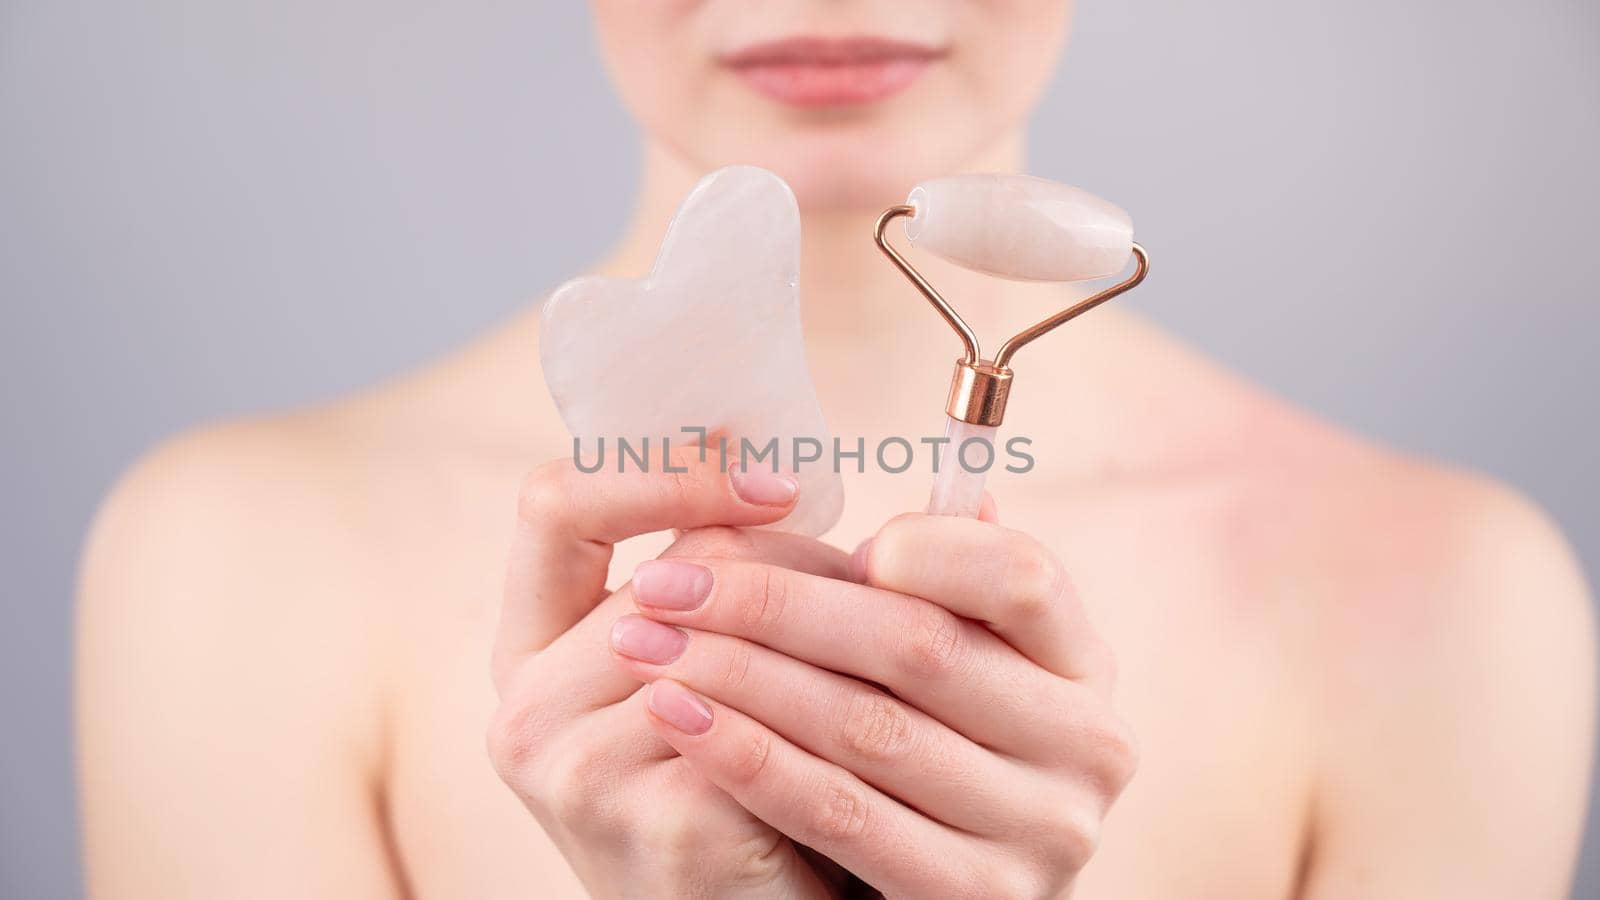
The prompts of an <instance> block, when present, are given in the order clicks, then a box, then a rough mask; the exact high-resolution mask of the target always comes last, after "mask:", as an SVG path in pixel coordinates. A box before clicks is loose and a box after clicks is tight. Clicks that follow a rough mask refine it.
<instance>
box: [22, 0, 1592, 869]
mask: <svg viewBox="0 0 1600 900" xmlns="http://www.w3.org/2000/svg"><path fill="white" fill-rule="evenodd" d="M1081 7H1082V8H1081V9H1080V13H1079V22H1078V27H1077V34H1076V37H1075V38H1074V40H1073V43H1072V46H1071V48H1070V50H1069V53H1068V58H1067V62H1066V64H1065V66H1064V67H1063V68H1062V70H1061V72H1060V74H1059V77H1058V78H1057V79H1056V82H1055V85H1054V87H1053V88H1052V90H1051V92H1050V95H1049V97H1048V99H1047V100H1046V102H1045V104H1044V108H1043V109H1042V110H1041V113H1040V115H1039V118H1038V122H1037V125H1036V127H1035V129H1034V132H1033V140H1032V149H1033V153H1034V168H1035V169H1036V171H1038V172H1039V173H1040V174H1043V175H1047V176H1054V177H1058V178H1062V179H1066V180H1071V181H1073V182H1076V183H1079V184H1083V185H1085V186H1088V187H1090V188H1091V189H1092V190H1094V191H1095V192H1096V193H1099V194H1102V195H1104V196H1108V197H1113V198H1116V200H1117V201H1118V202H1119V203H1120V204H1122V205H1124V206H1125V207H1127V208H1128V209H1129V210H1131V211H1132V212H1133V214H1134V216H1135V218H1136V219H1137V221H1138V222H1139V229H1140V233H1141V234H1142V235H1144V236H1145V239H1146V241H1147V242H1148V243H1149V244H1150V245H1151V246H1152V248H1153V250H1155V251H1156V252H1158V253H1159V260H1160V267H1159V269H1158V271H1157V274H1156V276H1155V277H1153V278H1152V280H1151V282H1150V283H1149V285H1148V286H1146V287H1145V288H1143V289H1141V290H1140V291H1139V293H1138V295H1137V297H1136V299H1135V300H1133V301H1132V302H1133V303H1135V304H1136V305H1137V306H1138V307H1140V308H1143V309H1144V310H1147V311H1148V312H1149V313H1150V314H1151V315H1153V316H1154V317H1155V318H1157V319H1158V320H1160V321H1161V322H1163V323H1164V324H1166V325H1167V326H1169V327H1170V328H1172V329H1173V330H1175V331H1177V332H1178V333H1180V334H1182V335H1184V336H1186V337H1187V338H1189V339H1190V340H1192V341H1194V342H1196V343H1198V344H1199V345H1201V346H1202V347H1204V348H1205V349H1206V350H1208V351H1210V352H1211V353H1213V354H1215V355H1216V356H1218V357H1220V358H1221V359H1223V360H1225V361H1226V362H1227V363H1229V364H1230V365H1232V366H1234V367H1236V368H1237V369H1239V370H1241V371H1243V372H1244V373H1246V374H1247V375H1249V376H1251V377H1253V378H1255V379H1258V380H1260V381H1262V382H1265V383H1266V384H1268V385H1270V386H1271V387H1272V388H1274V389H1275V390H1277V391H1279V392H1280V393H1282V394H1284V395H1286V396H1287V397H1289V398H1291V399H1293V400H1295V401H1297V402H1299V403H1301V404H1304V405H1306V406H1308V407H1310V408H1312V409H1314V410H1316V411H1318V412H1319V413H1321V414H1323V415H1325V416H1327V417H1330V418H1332V419H1334V420H1336V421H1338V422H1341V423H1343V424H1345V425H1347V426H1349V427H1351V428H1354V429H1357V430H1359V431H1362V432H1365V433H1368V434H1371V435H1375V436H1378V437H1380V438H1382V439H1384V440H1386V441H1388V442H1390V443H1392V444H1395V445H1398V446H1400V447H1403V448H1406V449H1409V450H1412V451H1416V452H1419V453H1424V454H1431V455H1434V456H1438V457H1443V458H1446V459H1450V460H1454V461H1458V462H1461V463H1464V464H1468V465H1471V466H1475V467H1477V468H1480V469H1482V470H1485V471H1487V472H1490V473H1492V474H1494V475H1496V476H1499V477H1501V478H1504V479H1506V480H1509V481H1510V482H1512V483H1514V484H1516V485H1518V486H1519V487H1520V488H1522V489H1523V490H1524V491H1526V492H1528V493H1529V494H1531V495H1532V496H1533V497H1534V498H1536V499H1537V500H1538V501H1540V502H1541V503H1543V504H1544V505H1545V506H1546V507H1548V508H1549V509H1550V510H1552V511H1553V512H1554V514H1555V515H1556V517H1557V518H1558V519H1559V520H1560V521H1561V522H1562V524H1563V525H1564V526H1565V527H1566V529H1567V531H1568V533H1569V534H1570V535H1571V536H1572V538H1573V540H1574V542H1575V543H1576V545H1577V547H1578V549H1579V552H1580V553H1581V554H1582V556H1583V558H1584V561H1585V565H1586V567H1587V569H1588V571H1590V572H1594V571H1596V568H1597V566H1600V505H1597V503H1596V500H1597V498H1600V474H1597V470H1596V467H1595V465H1594V463H1595V459H1596V450H1597V445H1600V439H1597V438H1600V426H1597V424H1596V415H1595V410H1596V404H1595V400H1594V388H1595V386H1596V380H1597V378H1596V376H1597V375H1600V352H1597V350H1600V348H1597V347H1596V340H1595V335H1596V333H1597V332H1600V304H1597V303H1595V300H1596V287H1595V285H1596V284H1597V283H1600V251H1596V249H1595V248H1594V246H1593V244H1594V241H1595V238H1596V232H1597V228H1596V210H1597V209H1600V181H1597V176H1596V174H1595V168H1596V161H1597V160H1600V4H1596V3H1595V2H1593V0H1517V2H1506V0H1495V2H1487V0H1367V2H1350V0H1339V2H1334V0H1300V2H1286V0H1212V2H1207V3H1195V2H1184V0H1124V2H1115V3H1113V2H1095V0H1085V2H1084V3H1082V4H1081ZM587 27H588V26H587V21H586V13H585V10H584V7H583V5H582V4H579V3H575V2H565V3H536V2H535V0H516V2H504V0H501V2H496V0H481V2H470V3H463V2H459V0H457V2H446V0H432V2H422V0H344V2H330V0H270V2H269V0H231V2H227V3H206V2H178V0H144V2H132V0H120V2H112V0H0V422H3V425H4V432H3V435H4V438H3V456H0V501H3V503H4V506H5V514H4V516H3V517H0V529H3V531H0V553H3V554H4V557H3V559H4V570H3V573H0V575H3V580H0V585H3V592H4V593H3V596H0V616H3V620H0V621H3V626H0V896H3V897H6V898H12V897H16V898H34V897H40V898H43V897H67V896H71V895H74V894H76V893H77V892H78V890H79V888H78V884H79V881H78V874H77V866H76V862H75V853H76V850H75V843H74V841H75V838H74V825H73V805H72V789H71V773H70V757H69V753H70V750H69V716H68V707H67V696H68V680H69V628H68V625H69V616H70V591H71V580H72V571H73V566H74V558H75V556H76V554H77V552H78V546H79V541H80V538H81V534H82V532H83V529H84V527H85V525H86V523H87V520H88V517H89V515H90V513H91V511H92V509H93V507H94V504H95V502H96V499H97V497H98V496H99V495H100V494H101V493H102V492H103V491H104V490H105V488H106V487H107V486H108V485H109V483H110V482H111V480H112V478H113V477H114V476H115V474H116V473H117V472H118V470H119V469H121V468H122V467H123V466H125V465H126V464H127V463H128V462H129V461H130V460H131V459H132V458H133V457H134V456H135V455H136V454H138V453H139V452H140V451H141V449H143V448H145V447H147V446H148V445H149V444H150V443H151V442H152V441H155V440H157V439H158V438H160V437H161V436H163V435H166V434H169V433H171V432H172V431H174V430H176V429H180V428H183V427H185V426H188V425H191V424H194V423H197V422H201V421H203V420H206V419H211V418H214V417H216V416H220V415H227V414H235V413H243V412H247V411H251V410H258V409H262V408H267V407H275V406H283V405H289V404H297V403H304V402H307V401H311V400H316V399H319V398H325V397H328V396H329V395H331V394H334V393H336V392H339V391H341V390H344V389H348V388H352V387H355V386H357V385H361V384H364V383H367V382H370V381H372V380H374V379H378V378H382V377H384V376H386V375H389V374H392V373H396V372H400V371H402V370H404V369H406V368H407V367H409V366H412V365H415V364H417V363H419V362H421V361H423V360H425V359H427V358H429V357H430V356H432V355H434V354H436V353H438V352H440V351H441V350H443V349H445V348H448V347H450V346H452V345H453V344H456V343H457V342H459V341H461V340H463V339H465V338H467V337H469V336H470V335H472V334H474V333H476V332H478V331H480V330H481V329H484V328H486V327H488V326H490V325H492V324H493V323H494V322H495V321H496V320H498V319H500V318H502V317H504V316H505V315H507V314H508V313H509V312H510V311H512V310H514V309H516V308H518V307H519V305H521V304H524V303H526V302H527V301H528V300H529V299H530V298H533V297H535V296H537V295H538V294H539V293H540V292H541V291H542V290H543V289H544V288H546V287H547V286H549V285H551V284H552V283H553V282H555V281H557V280H560V279H561V278H563V277H564V276H566V275H568V274H570V273H572V272H573V271H574V270H575V269H577V268H579V267H580V266H581V265H582V264H583V263H584V262H585V261H586V260H590V259H592V258H594V257H595V256H596V255H597V254H598V253H600V252H601V251H602V250H603V249H604V247H605V246H606V244H607V242H608V240H610V239H611V238H613V237H614V236H615V235H616V234H617V232H618V229H619V228H620V226H621V223H622V222H623V221H624V217H625V214H626V212H627V208H628V201H629V197H630V194H631V191H632V188H633V177H634V176H633V168H634V163H635V160H636V147H635V135H634V134H633V131H632V126H631V124H630V122H629V121H628V119H627V117H626V116H625V115H624V113H623V112H622V111H621V109H620V108H619V107H618V105H617V103H616V102H615V100H614V99H613V98H612V96H611V94H610V93H609V89H608V88H607V86H606V84H605V82H604V80H603V76H602V73H601V72H600V70H599V67H598V64H597V62H596V60H595V59H594V57H593V51H592V42H591V39H590V37H589V34H588V31H587ZM530 352H531V348H530ZM1588 848H1589V852H1588V854H1587V855H1586V858H1585V863H1584V871H1583V874H1582V876H1581V885H1582V886H1581V887H1580V890H1579V892H1578V893H1579V896H1584V897H1594V896H1600V841H1597V840H1596V838H1595V837H1594V833H1593V830H1591V836H1590V839H1589V843H1588Z"/></svg>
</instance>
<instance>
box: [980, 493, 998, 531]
mask: <svg viewBox="0 0 1600 900" xmlns="http://www.w3.org/2000/svg"><path fill="white" fill-rule="evenodd" d="M978 521H980V522H994V523H996V524H998V523H999V522H1000V505H999V504H997V503H995V502H994V495H993V494H991V493H989V492H988V491H984V492H983V502H982V503H980V504H979V505H978Z"/></svg>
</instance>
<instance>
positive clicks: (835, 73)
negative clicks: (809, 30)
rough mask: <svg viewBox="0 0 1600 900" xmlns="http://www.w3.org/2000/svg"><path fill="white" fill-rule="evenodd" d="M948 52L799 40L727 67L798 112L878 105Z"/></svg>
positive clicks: (756, 49) (876, 41)
mask: <svg viewBox="0 0 1600 900" xmlns="http://www.w3.org/2000/svg"><path fill="white" fill-rule="evenodd" d="M944 56H945V51H944V50H941V49H939V48H935V47H928V46H925V45H922V44H913V43H907V42H904V41H893V40H887V39H884V38H875V37H852V38H818V37H797V38H788V39H786V40H781V41H771V42H768V43H762V44H754V45H751V46H749V47H745V48H743V49H741V50H738V51H735V52H733V53H730V54H728V55H726V56H724V57H723V58H722V59H721V63H722V65H723V66H725V67H727V68H728V69H729V70H731V71H732V72H733V73H734V74H736V75H738V76H739V77H740V78H741V79H742V80H743V81H744V82H745V84H747V85H749V86H750V87H751V88H753V89H754V90H756V91H757V92H759V93H761V94H763V95H765V96H767V97H770V98H772V99H774V100H777V101H779V102H780V103H785V104H788V105H790V106H798V107H827V106H859V105H863V104H868V103H876V102H878V101H880V100H884V99H887V98H888V97H891V96H893V95H895V94H898V93H900V92H901V91H903V90H905V89H906V88H908V87H910V86H911V84H912V83H913V82H915V81H916V80H917V79H918V78H919V77H921V76H922V73H923V72H925V71H926V70H927V68H928V67H929V66H930V65H932V64H933V63H934V62H937V61H938V60H940V59H942V58H943V57H944Z"/></svg>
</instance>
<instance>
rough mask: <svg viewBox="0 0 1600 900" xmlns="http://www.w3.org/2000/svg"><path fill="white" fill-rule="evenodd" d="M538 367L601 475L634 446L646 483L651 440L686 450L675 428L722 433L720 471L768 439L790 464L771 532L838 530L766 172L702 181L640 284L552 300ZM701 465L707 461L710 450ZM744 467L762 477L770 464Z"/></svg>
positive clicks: (781, 213) (779, 203)
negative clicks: (745, 447) (789, 491)
mask: <svg viewBox="0 0 1600 900" xmlns="http://www.w3.org/2000/svg"><path fill="white" fill-rule="evenodd" d="M539 355H540V360H541V362H542V364H543V366H544V374H545V383H546V385H547V386H548V388H549V390H550V394H551V396H552V397H553V398H554V399H555V403H556V407H557V409H559V410H560V413H561V418H562V420H563V421H564V422H565V423H566V425H567V428H568V430H569V431H571V432H572V435H573V437H575V438H577V439H578V440H579V442H580V446H581V447H582V448H583V455H584V456H585V457H591V458H592V457H593V456H594V454H595V453H596V451H597V448H598V443H597V442H598V441H599V440H600V439H602V438H603V439H604V441H605V452H604V464H605V466H606V468H607V469H609V470H610V471H613V472H614V471H616V470H617V466H618V462H619V459H622V458H621V457H620V455H619V454H618V453H617V449H618V448H617V443H616V442H617V440H618V439H619V438H624V439H626V440H627V441H628V443H629V445H630V446H631V447H632V448H633V449H634V450H635V451H638V450H639V449H640V448H641V446H642V443H643V441H644V439H646V438H648V439H649V454H648V456H647V457H646V458H647V460H648V465H649V467H650V469H651V470H652V471H658V470H659V468H660V467H661V465H662V460H663V453H662V444H663V441H664V440H670V441H671V443H672V446H673V447H674V448H683V447H687V446H688V445H689V444H691V443H694V442H695V441H696V440H697V437H698V436H697V435H695V434H690V433H685V432H684V431H682V429H685V428H691V429H693V428H705V429H708V430H709V431H710V432H711V433H712V434H713V435H715V434H716V433H717V432H718V431H719V430H720V431H722V432H724V433H725V434H727V435H728V436H729V441H728V445H727V447H728V453H727V460H728V463H729V464H730V465H737V463H738V460H739V448H740V443H741V441H740V439H741V438H743V439H745V440H747V441H748V442H749V443H750V445H751V447H752V448H753V449H754V450H755V451H756V452H757V453H760V452H763V451H765V450H766V449H767V445H768V444H769V443H770V442H772V441H773V440H774V439H775V440H776V448H775V450H774V452H775V453H776V462H777V465H778V466H779V467H780V470H781V471H784V472H788V473H791V474H795V458H796V456H797V455H798V456H800V458H801V460H802V461H801V464H800V466H799V471H798V473H797V475H796V477H798V479H799V482H800V498H799V503H798V505H797V506H796V507H795V509H794V510H793V511H792V512H791V513H790V514H789V515H788V516H787V517H786V518H785V519H783V520H782V521H781V522H778V523H776V524H775V525H773V526H771V527H774V528H778V529H781V530H785V531H792V532H797V533H801V534H808V535H817V534H821V533H822V532H824V531H826V530H828V529H829V528H830V527H832V526H833V524H834V522H836V521H837V520H838V518H839V514H840V512H841V511H842V509H843V506H844V490H843V487H842V485H841V482H840V479H839V475H838V473H837V472H836V471H835V470H834V466H833V462H832V461H833V455H832V451H833V439H832V437H831V436H830V435H829V434H828V432H827V427H826V425H825V423H824V422H823V418H822V409H821V406H820V405H819V404H818V402H817V393H816V389H815V388H814V387H813V385H812V383H811V376H810V373H809V371H808V370H807V368H806V358H805V345H804V340H803V338H802V335H801V331H800V214H799V209H798V208H797V207H796V205H795V200H794V194H793V193H791V192H790V190H789V187H788V185H786V184H784V183H783V180H782V179H780V178H778V176H776V175H774V174H772V173H771V172H768V171H766V170H764V169H758V168H755V167H752V166H733V167H729V168H725V169H719V170H718V171H716V172H713V173H711V174H710V175H708V176H706V177H705V178H704V179H702V180H701V181H700V183H699V184H698V185H696V186H695V188H694V190H693V191H691V192H690V194H689V196H688V198H687V199H685V200H684V202H683V205H682V206H681V207H679V209H678V213H677V215H676V216H674V217H673V220H672V223H671V225H669V226H668V228H667V234H666V237H665V239H664V240H663V241H662V244H661V250H660V252H659V254H658V255H657V256H656V261H655V265H654V267H653V268H652V269H651V271H650V274H649V275H647V276H645V277H644V278H642V279H637V280H636V279H624V278H602V277H586V278H578V279H576V280H573V281H569V282H567V283H566V284H564V285H562V286H561V287H560V288H558V289H557V290H556V291H555V293H554V294H552V295H551V296H550V298H549V299H548V300H546V301H545V305H544V310H543V325H542V328H541V332H540V340H539ZM797 438H799V439H802V440H801V444H800V445H799V447H798V454H797V452H796V450H797V444H796V439H797ZM813 442H814V443H813ZM811 456H815V457H816V461H812V462H806V461H805V459H806V458H807V457H811ZM706 458H707V460H708V461H716V460H718V459H719V453H718V450H717V447H716V444H715V441H713V444H712V446H711V448H710V449H709V450H708V453H707V457H706ZM622 461H623V462H624V463H625V465H626V466H627V468H628V469H629V470H630V471H631V470H634V469H637V468H639V466H638V465H637V463H636V462H635V461H634V459H632V458H631V457H628V458H626V459H623V460H622ZM748 464H749V466H750V467H751V468H755V467H757V466H765V467H768V468H770V467H771V466H772V465H773V464H774V458H773V457H772V456H766V457H764V458H762V459H761V460H760V461H759V462H757V461H756V460H755V457H754V456H751V457H750V458H749V461H748Z"/></svg>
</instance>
